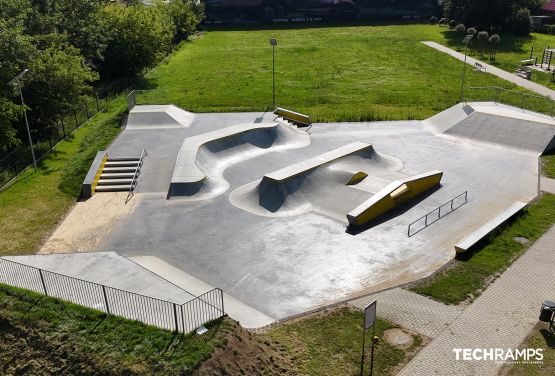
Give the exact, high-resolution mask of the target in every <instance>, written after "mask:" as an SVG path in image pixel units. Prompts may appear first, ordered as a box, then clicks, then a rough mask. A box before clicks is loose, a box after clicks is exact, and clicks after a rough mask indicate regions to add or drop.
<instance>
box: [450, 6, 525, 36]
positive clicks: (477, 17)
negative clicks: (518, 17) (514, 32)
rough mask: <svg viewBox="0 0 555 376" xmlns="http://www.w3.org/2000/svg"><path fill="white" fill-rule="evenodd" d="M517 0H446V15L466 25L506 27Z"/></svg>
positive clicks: (483, 27)
mask: <svg viewBox="0 0 555 376" xmlns="http://www.w3.org/2000/svg"><path fill="white" fill-rule="evenodd" d="M514 1H515V0H487V1H484V0H446V1H445V3H444V6H443V11H444V14H445V17H447V18H450V19H456V20H459V21H460V22H462V23H464V24H465V25H476V26H478V27H479V28H481V29H484V30H491V29H498V28H504V27H506V26H507V25H508V23H509V21H510V19H511V16H512V13H513V6H514Z"/></svg>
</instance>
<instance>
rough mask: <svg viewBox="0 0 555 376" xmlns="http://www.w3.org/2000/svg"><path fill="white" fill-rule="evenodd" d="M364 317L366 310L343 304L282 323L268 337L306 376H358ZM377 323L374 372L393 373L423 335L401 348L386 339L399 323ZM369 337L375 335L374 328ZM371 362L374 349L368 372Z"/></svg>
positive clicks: (411, 352) (420, 342)
mask: <svg viewBox="0 0 555 376" xmlns="http://www.w3.org/2000/svg"><path fill="white" fill-rule="evenodd" d="M362 318H363V312H362V311H360V310H356V309H353V308H348V307H343V308H340V309H336V310H332V311H331V312H330V313H320V314H316V315H312V316H308V317H306V318H303V319H300V320H298V321H296V322H293V323H285V324H282V325H280V326H278V327H276V328H275V329H272V330H271V331H270V332H269V333H267V334H266V336H268V337H269V338H271V339H272V340H273V341H276V342H277V343H278V344H280V345H281V346H284V349H285V351H286V352H287V353H289V354H290V356H291V359H293V361H294V364H295V365H296V366H297V367H298V369H299V371H300V373H301V374H303V375H314V376H320V375H358V374H359V373H360V355H361V346H362ZM376 323H377V324H376V336H378V337H380V342H379V343H378V345H377V346H376V348H375V351H376V352H375V355H374V361H375V363H374V375H389V374H392V370H393V369H394V367H395V366H397V365H398V364H400V363H406V362H407V361H408V360H409V359H410V357H411V356H413V355H414V352H415V350H416V349H418V348H419V347H420V346H421V344H422V338H421V337H419V336H418V335H416V336H415V337H414V342H413V344H412V346H411V347H410V348H409V349H407V350H401V349H399V348H395V347H393V346H391V345H389V344H388V343H387V342H386V341H385V340H384V339H383V332H384V331H385V330H387V329H390V328H397V327H398V326H397V325H394V324H391V323H389V322H387V321H383V320H377V321H376ZM366 338H367V340H370V339H371V338H372V329H371V328H370V329H369V332H368V333H367V336H366ZM367 344H368V345H369V344H370V342H367ZM369 361H370V351H368V353H367V358H366V367H365V369H366V372H365V374H369V364H370V363H369Z"/></svg>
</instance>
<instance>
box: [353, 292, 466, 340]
mask: <svg viewBox="0 0 555 376" xmlns="http://www.w3.org/2000/svg"><path fill="white" fill-rule="evenodd" d="M374 300H377V301H378V307H377V310H378V311H377V312H378V316H380V317H381V318H384V319H386V320H389V321H391V322H394V323H396V324H399V325H401V326H403V327H405V328H407V329H410V330H413V331H415V332H417V333H420V334H424V335H425V336H428V337H430V338H435V337H437V336H439V335H440V334H441V333H442V332H443V331H444V330H445V328H447V326H448V325H449V324H451V323H452V322H453V321H454V320H455V319H456V318H457V317H459V316H460V314H461V313H462V310H461V309H459V308H457V307H455V306H449V305H446V304H443V303H440V302H436V301H435V300H432V299H428V298H426V297H424V296H422V295H418V294H415V293H413V292H410V291H407V290H403V289H401V288H394V289H391V290H386V291H383V292H380V293H377V294H373V295H370V296H365V297H363V298H360V299H356V300H353V301H351V302H349V303H350V304H352V305H354V306H355V307H357V308H360V309H364V307H366V306H367V305H368V304H369V303H371V302H372V301H374Z"/></svg>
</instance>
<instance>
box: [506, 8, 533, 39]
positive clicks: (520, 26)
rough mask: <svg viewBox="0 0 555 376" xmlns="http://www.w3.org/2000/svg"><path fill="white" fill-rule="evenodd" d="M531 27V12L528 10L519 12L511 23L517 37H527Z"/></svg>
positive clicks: (522, 9)
mask: <svg viewBox="0 0 555 376" xmlns="http://www.w3.org/2000/svg"><path fill="white" fill-rule="evenodd" d="M531 27H532V25H531V20H530V11H529V10H528V9H527V8H521V9H519V10H517V11H516V12H515V14H514V16H513V19H512V21H511V28H512V30H513V33H514V34H515V35H517V36H527V35H528V34H530V29H531Z"/></svg>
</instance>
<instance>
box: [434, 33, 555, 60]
mask: <svg viewBox="0 0 555 376" xmlns="http://www.w3.org/2000/svg"><path fill="white" fill-rule="evenodd" d="M441 34H442V35H443V37H444V38H445V40H446V41H447V45H448V46H449V47H451V48H453V49H455V50H457V51H459V52H462V51H463V50H464V45H463V43H462V40H463V38H464V37H465V35H466V33H460V32H458V31H455V30H444V31H442V32H441ZM500 37H501V40H500V42H499V43H498V44H496V45H495V50H496V51H497V52H511V53H518V54H528V55H529V54H530V50H529V49H527V48H524V45H525V44H526V43H529V42H530V41H531V40H532V39H533V38H532V37H531V36H526V37H516V36H514V35H511V34H500ZM491 47H492V46H491V44H489V43H488V42H487V41H478V40H476V39H472V40H471V41H470V43H469V46H468V48H469V50H470V51H471V53H473V54H476V53H482V52H483V51H489V50H490V48H491ZM545 47H547V46H535V48H537V49H535V54H536V56H537V54H538V53H540V52H542V51H543V48H545ZM482 55H483V56H485V57H487V53H486V54H483V53H482Z"/></svg>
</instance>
